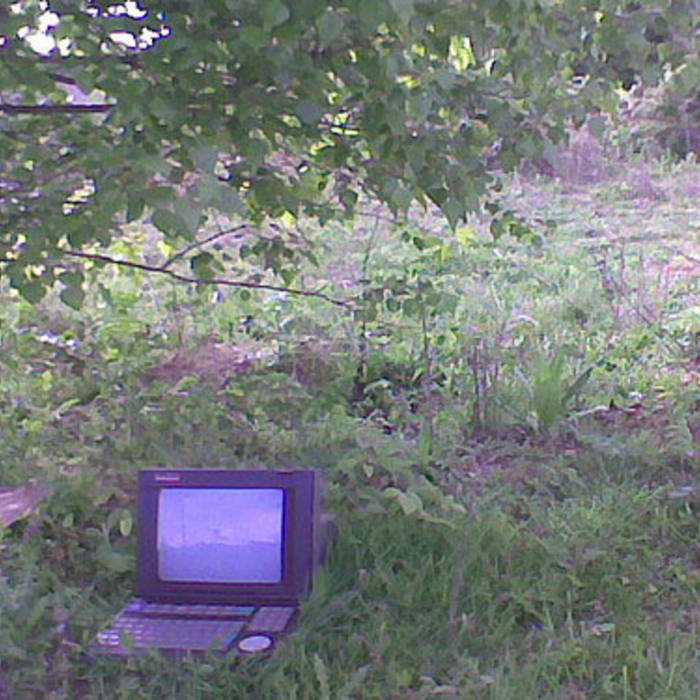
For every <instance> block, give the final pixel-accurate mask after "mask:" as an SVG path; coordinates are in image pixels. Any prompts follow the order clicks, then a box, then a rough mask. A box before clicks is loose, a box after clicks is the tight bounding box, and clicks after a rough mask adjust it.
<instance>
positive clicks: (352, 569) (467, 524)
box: [0, 163, 700, 700]
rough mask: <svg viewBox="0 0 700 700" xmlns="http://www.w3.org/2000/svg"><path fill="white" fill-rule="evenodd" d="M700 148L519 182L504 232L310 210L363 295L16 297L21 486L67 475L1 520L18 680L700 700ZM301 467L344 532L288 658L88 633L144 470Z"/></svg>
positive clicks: (14, 477)
mask: <svg viewBox="0 0 700 700" xmlns="http://www.w3.org/2000/svg"><path fill="white" fill-rule="evenodd" d="M630 167H632V166H630ZM655 167H656V166H655ZM697 174H698V166H697V165H694V164H692V163H685V164H683V165H682V166H681V165H674V166H673V167H671V168H670V169H669V168H667V169H661V168H658V167H656V169H655V170H654V181H655V184H656V186H657V187H658V188H659V189H660V190H662V191H663V192H664V193H666V194H667V199H663V200H654V201H653V202H645V201H644V200H641V199H633V200H630V199H624V198H623V197H622V196H621V194H620V193H621V192H624V191H626V189H625V188H626V187H627V183H626V182H625V181H622V182H605V183H603V184H602V185H601V186H599V187H593V186H589V187H588V188H582V189H574V188H572V187H571V186H570V185H569V184H568V183H563V184H559V183H550V182H543V181H535V182H534V183H532V182H528V181H524V180H522V179H521V178H512V179H510V180H505V181H504V188H503V194H502V195H501V198H500V200H499V207H500V209H499V212H501V215H500V216H499V217H498V219H499V220H500V221H503V222H504V223H503V230H502V231H501V232H500V236H499V237H498V238H495V239H494V236H493V233H492V231H491V230H490V229H491V223H492V220H491V218H490V217H481V218H479V217H472V218H471V219H470V221H469V223H468V225H465V226H460V227H459V228H458V229H457V232H456V236H455V237H454V239H453V238H451V237H449V236H448V235H447V233H448V232H447V231H446V230H445V228H444V226H443V224H442V223H441V222H439V221H435V220H433V219H423V218H414V219H412V220H411V221H410V222H408V223H406V224H405V225H403V226H401V227H400V228H399V229H398V230H396V228H395V225H394V224H393V222H386V221H384V220H383V219H382V216H383V212H382V210H379V211H374V212H370V213H371V214H372V216H370V217H364V216H363V217H362V219H360V220H361V221H363V222H366V221H368V220H369V224H368V225H366V226H364V227H362V226H360V225H359V224H358V225H357V228H356V229H354V230H353V235H352V236H350V235H348V232H347V229H346V227H345V226H344V225H339V224H335V223H330V222H329V223H327V224H326V225H324V226H318V225H315V224H313V223H311V222H308V221H306V222H304V226H303V230H304V233H305V235H306V236H307V237H308V238H310V239H311V241H312V243H316V242H318V244H319V246H320V250H322V251H323V255H321V256H319V262H320V265H319V266H315V265H313V264H311V263H307V264H306V267H301V269H300V272H301V274H303V275H305V276H306V275H308V276H310V277H311V276H313V277H312V279H313V280H314V282H315V283H318V284H319V285H323V287H324V288H325V289H327V290H328V291H329V292H330V293H332V294H333V295H336V296H340V295H341V294H345V295H346V297H351V295H354V297H353V298H354V301H355V303H353V305H352V307H349V308H348V307H339V306H334V305H330V304H328V303H327V302H325V301H323V300H321V299H310V300H309V299H302V298H299V297H296V296H294V295H289V294H287V295H284V294H276V295H272V294H265V295H263V294H258V293H254V292H252V293H251V292H249V294H248V295H247V296H245V295H243V291H249V290H234V289H222V290H221V293H220V294H217V295H212V294H209V293H205V292H203V291H202V290H201V289H200V290H197V289H195V288H189V287H182V286H180V285H173V284H172V283H171V282H170V281H169V280H167V279H163V278H159V279H153V278H149V277H147V276H146V275H145V274H144V273H143V272H142V271H138V270H136V271H133V270H132V271H130V272H129V273H128V274H127V273H126V272H125V271H119V272H117V271H115V270H110V271H107V270H105V271H104V274H102V275H100V278H99V279H98V280H95V281H94V282H91V283H89V284H86V297H85V301H84V304H83V308H82V310H81V311H80V312H76V311H74V310H72V309H70V308H69V307H66V305H65V304H62V303H61V301H60V298H59V294H58V293H57V292H53V293H51V294H49V295H48V296H47V297H46V298H45V299H44V300H43V301H42V302H41V303H39V304H31V303H29V302H26V301H23V300H19V301H18V300H16V299H15V303H6V304H3V305H2V307H1V308H0V407H1V408H2V411H0V433H1V437H2V439H1V440H0V484H1V485H14V486H19V485H21V484H24V483H27V482H28V481H29V480H30V479H31V478H36V479H38V480H40V481H42V482H46V483H48V484H50V485H51V486H52V487H53V491H52V495H51V496H50V498H47V499H46V500H45V501H44V502H43V504H42V505H41V506H40V507H39V509H38V511H37V512H36V513H34V514H32V516H31V517H29V518H25V519H23V520H21V521H19V522H16V523H14V524H13V525H11V526H10V527H9V528H7V529H5V530H4V531H3V532H2V533H0V536H1V538H2V540H1V542H0V568H1V570H2V577H0V647H1V648H2V649H3V654H2V659H1V660H0V689H1V690H0V696H2V695H4V696H7V697H11V698H18V699H19V700H24V698H27V700H31V699H33V698H36V697H42V698H43V697H53V698H56V699H57V700H58V699H60V698H110V699H111V698H115V697H116V698H125V699H126V698H128V699H129V700H131V699H132V698H153V697H175V698H207V699H209V698H231V697H236V698H251V699H252V698H256V699H257V698H270V699H276V698H279V697H296V698H308V699H309V700H315V699H316V698H319V697H329V698H335V697H338V698H343V697H347V698H382V699H383V698H396V700H403V699H404V698H416V699H419V698H431V697H474V698H498V699H501V698H502V699H503V700H506V699H510V698H521V697H527V698H529V697H533V698H534V697H538V698H539V697H542V698H561V697H576V696H577V694H578V695H579V696H581V694H585V695H587V696H589V697H611V698H618V697H625V696H627V697H639V698H647V697H673V698H679V699H681V700H685V699H686V698H687V699H688V700H691V699H693V698H695V696H696V695H697V691H696V690H695V691H694V690H693V688H697V680H698V678H697V670H698V661H699V660H698V649H697V636H698V625H699V624H700V620H698V616H697V610H698V609H699V605H698V603H699V601H698V571H697V556H696V554H697V540H698V477H699V474H698V468H697V464H698V463H697V454H698V437H699V436H700V411H699V409H700V403H698V402H699V400H700V394H699V392H698V381H697V373H698V365H697V361H698V360H697V352H698V348H697V335H696V334H697V328H698V309H699V308H700V307H699V306H698V303H699V301H700V299H699V296H698V295H699V294H700V289H698V279H697V276H694V275H691V274H688V271H689V270H690V269H691V268H692V266H693V265H694V264H695V263H694V262H693V260H694V256H695V255H696V252H695V248H694V246H695V229H694V228H693V226H694V222H695V221H696V220H697V217H696V216H694V215H693V213H694V212H695V211H696V210H697V198H696V196H695V195H694V194H693V193H694V191H695V190H694V189H693V188H694V187H696V183H697ZM509 212H510V213H509ZM516 222H520V223H519V224H518V225H527V227H528V229H529V231H528V232H525V231H522V230H520V229H518V228H517V227H516V226H515V223H516ZM122 243H123V242H122ZM130 245H131V250H132V254H135V255H140V256H143V257H144V259H147V258H148V257H149V256H150V255H152V254H153V251H154V250H157V249H158V248H157V246H158V242H149V241H148V239H147V238H145V237H144V239H143V240H137V239H134V240H132V241H131V242H130ZM324 246H325V247H324ZM122 252H124V251H123V249H122ZM120 254H121V253H120ZM601 261H603V262H604V263H605V264H604V265H603V264H601ZM247 264H248V265H250V268H251V269H255V267H256V261H251V260H247ZM241 270H242V272H243V273H246V269H245V268H244V267H242V266H241ZM0 293H2V295H4V296H3V299H6V300H10V299H12V298H13V297H12V294H13V292H12V290H10V289H9V288H8V286H7V285H6V286H4V287H2V288H0ZM426 300H429V304H427V305H426V304H425V303H424V302H425V301H426ZM537 387H539V388H538V389H537V390H536V388H537ZM542 428H546V429H542ZM300 464H303V465H305V466H309V467H316V468H319V469H323V470H324V471H325V473H326V475H327V480H328V493H327V507H328V509H329V510H330V511H332V512H333V513H335V514H336V516H337V523H338V538H337V540H336V542H335V543H334V545H333V547H332V548H331V551H330V558H329V561H328V562H327V564H326V566H325V567H324V568H323V570H322V573H321V576H320V578H319V580H318V581H317V585H316V586H315V590H314V594H313V596H312V599H311V600H310V601H309V602H308V604H307V605H306V606H305V609H304V611H303V616H302V622H301V625H300V628H299V629H298V630H297V631H296V633H295V634H294V635H292V637H291V638H290V639H289V640H288V642H287V643H285V644H284V645H282V646H281V647H280V648H279V650H278V652H277V653H276V654H275V656H274V657H273V658H272V659H271V660H270V661H269V662H267V663H262V662H261V661H260V660H259V659H255V658H236V657H230V658H224V659H221V658H214V657H212V658H204V659H184V660H183V661H182V662H181V663H179V664H177V665H172V664H171V663H169V662H165V661H163V660H162V659H158V658H150V657H148V658H139V659H133V660H129V661H113V660H98V661H95V662H91V661H89V660H88V659H87V658H86V657H85V655H84V653H85V651H86V649H87V647H88V645H89V643H90V640H91V639H92V638H93V637H94V635H95V634H96V633H97V631H98V630H99V629H100V628H101V627H102V626H103V625H104V624H105V623H106V622H107V621H108V619H109V617H110V616H111V615H112V614H113V613H114V612H115V611H116V610H118V609H119V608H120V607H121V606H122V605H123V604H124V602H125V600H126V598H128V596H129V595H130V591H131V590H132V585H133V583H132V578H133V567H134V554H135V550H136V546H135V545H136V542H135V533H134V528H133V517H134V504H135V477H136V472H137V470H138V469H139V468H141V467H153V466H184V467H199V466H203V465H206V466H210V467H213V468H219V467H232V466H233V467H237V466H240V467H256V468H266V467H289V468H294V467H295V466H298V465H300Z"/></svg>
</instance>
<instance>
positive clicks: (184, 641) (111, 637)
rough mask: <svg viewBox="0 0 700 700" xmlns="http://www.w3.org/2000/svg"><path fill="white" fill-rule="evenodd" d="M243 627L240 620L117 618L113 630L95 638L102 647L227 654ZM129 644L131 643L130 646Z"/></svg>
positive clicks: (125, 616) (242, 622)
mask: <svg viewBox="0 0 700 700" xmlns="http://www.w3.org/2000/svg"><path fill="white" fill-rule="evenodd" d="M244 627H245V621H241V620H237V621H236V620H192V619H187V618H185V619H180V620H177V619H172V618H171V619H161V620H157V621H156V620H154V619H153V618H138V617H132V616H130V615H124V616H122V617H118V618H117V619H116V620H115V621H114V623H113V625H112V627H110V628H109V629H108V630H105V631H104V632H100V634H99V635H98V637H97V639H98V642H99V643H100V644H102V645H104V646H111V647H123V648H125V649H128V648H129V646H131V645H133V646H134V648H135V649H139V648H144V647H154V648H160V649H182V650H185V649H192V650H194V651H206V650H207V649H212V650H214V651H226V649H228V647H229V646H230V645H231V644H232V643H233V641H234V640H235V639H236V637H237V636H238V634H239V633H240V631H241V630H242V629H243V628H244ZM130 642H131V644H130Z"/></svg>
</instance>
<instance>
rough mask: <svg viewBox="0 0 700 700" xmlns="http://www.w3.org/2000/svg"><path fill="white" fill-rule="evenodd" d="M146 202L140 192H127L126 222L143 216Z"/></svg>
mask: <svg viewBox="0 0 700 700" xmlns="http://www.w3.org/2000/svg"><path fill="white" fill-rule="evenodd" d="M145 205H146V200H145V199H144V197H143V194H142V193H141V192H133V191H131V192H129V193H128V194H127V205H126V222H127V223H129V222H131V221H136V219H138V218H140V216H141V214H143V210H144V207H145Z"/></svg>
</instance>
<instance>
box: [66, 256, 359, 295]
mask: <svg viewBox="0 0 700 700" xmlns="http://www.w3.org/2000/svg"><path fill="white" fill-rule="evenodd" d="M59 250H60V252H62V253H65V254H66V255H70V256H72V257H75V258H84V259H85V260H95V261H98V262H104V263H108V264H110V265H121V266H122V267H130V268H132V269H135V270H145V271H146V272H154V273H157V274H161V275H167V276H168V277H170V278H172V279H174V280H177V281H178V282H186V283H188V284H208V285H212V286H222V287H239V288H242V289H259V290H263V291H267V292H282V293H285V294H295V295H297V296H302V297H314V298H316V299H323V300H324V301H328V302H330V303H331V304H335V305H336V306H342V307H348V306H350V305H349V304H348V302H347V301H342V300H341V299H334V298H333V297H330V296H328V294H324V293H323V292H310V291H307V290H305V289H294V288H292V287H280V286H277V285H274V284H261V283H257V282H240V281H235V280H224V279H210V280H207V279H198V278H197V277H187V276H186V275H180V274H178V273H177V272H173V271H172V270H168V269H166V268H164V267H158V266H157V265H146V264H145V263H137V262H133V261H132V260H119V259H118V258H112V257H110V256H109V255H100V254H99V253H83V252H82V251H79V250H63V249H59Z"/></svg>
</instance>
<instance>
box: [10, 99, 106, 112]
mask: <svg viewBox="0 0 700 700" xmlns="http://www.w3.org/2000/svg"><path fill="white" fill-rule="evenodd" d="M116 106H117V105H116V104H90V105H74V104H67V105H8V104H5V103H4V102H0V113H1V112H6V113H8V114H80V113H88V114H90V113H93V114H94V113H98V114H101V113H104V112H109V110H110V109H114V108H115V107H116Z"/></svg>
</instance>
